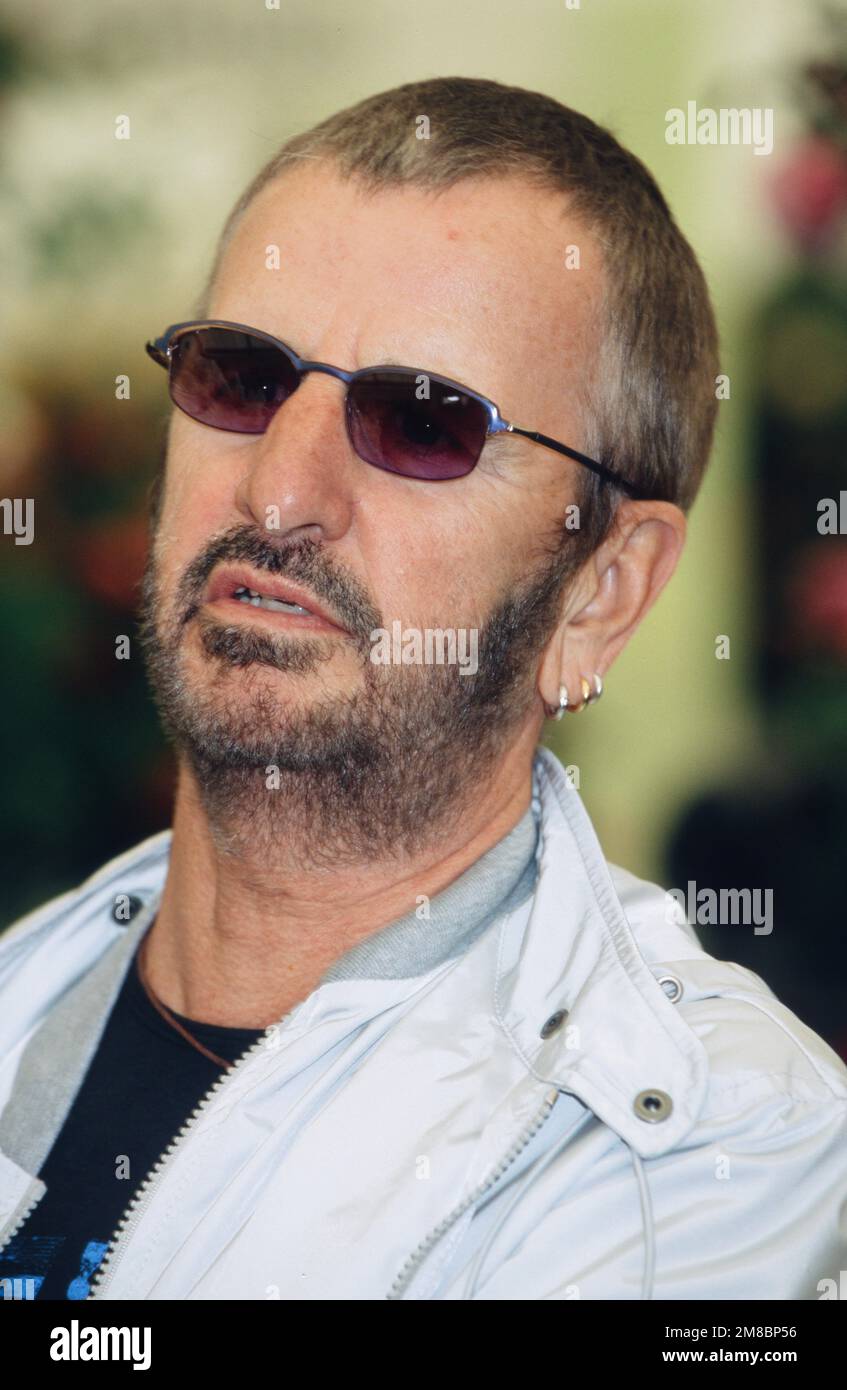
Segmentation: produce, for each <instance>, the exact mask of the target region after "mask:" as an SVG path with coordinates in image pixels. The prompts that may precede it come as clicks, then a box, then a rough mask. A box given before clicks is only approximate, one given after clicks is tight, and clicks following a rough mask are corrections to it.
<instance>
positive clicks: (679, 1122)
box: [494, 748, 708, 1156]
mask: <svg viewBox="0 0 847 1390" xmlns="http://www.w3.org/2000/svg"><path fill="white" fill-rule="evenodd" d="M534 774H535V783H536V789H537V796H538V797H539V800H540V803H541V809H542V818H541V835H540V839H539V850H538V853H539V876H538V882H537V885H536V891H535V897H534V899H533V902H532V904H531V907H530V911H529V917H528V919H527V918H526V915H525V914H524V913H516V914H512V915H511V916H509V917H508V918H507V919H506V921H505V923H504V927H503V932H502V937H501V942H500V951H499V957H498V968H497V980H496V985H495V993H494V1008H495V1012H496V1014H497V1017H498V1020H499V1022H500V1025H501V1027H502V1028H503V1029H504V1031H505V1033H506V1035H507V1036H508V1038H509V1040H510V1042H511V1043H512V1046H513V1047H514V1048H515V1049H516V1051H517V1052H518V1054H519V1056H520V1057H521V1058H522V1060H523V1062H524V1064H525V1065H526V1067H527V1068H528V1069H529V1071H530V1072H531V1073H532V1075H533V1076H534V1077H535V1078H536V1079H537V1080H538V1081H543V1082H546V1083H548V1084H550V1085H553V1086H556V1087H557V1088H558V1089H559V1090H563V1091H570V1092H572V1093H573V1094H575V1095H576V1096H578V1097H579V1098H580V1099H581V1100H582V1101H583V1102H584V1103H585V1104H586V1105H587V1106H589V1107H590V1109H591V1110H593V1111H594V1113H595V1114H597V1115H598V1116H599V1118H600V1119H601V1120H603V1122H604V1123H605V1124H607V1125H608V1126H609V1127H610V1128H612V1129H613V1130H615V1132H616V1133H618V1134H619V1135H620V1136H621V1138H623V1139H624V1140H625V1141H626V1142H627V1143H628V1144H630V1145H631V1146H632V1147H633V1148H634V1149H635V1150H636V1152H638V1153H639V1154H641V1155H643V1156H653V1155H656V1154H660V1153H664V1152H666V1151H667V1150H669V1149H672V1148H674V1147H676V1145H677V1144H678V1143H679V1142H680V1140H681V1139H682V1138H683V1137H684V1136H685V1135H686V1134H687V1133H688V1132H689V1130H690V1129H691V1128H692V1127H693V1125H694V1124H695V1122H696V1120H697V1117H698V1115H699V1113H700V1111H701V1109H702V1106H703V1102H704V1099H705V1095H706V1087H707V1083H708V1060H707V1055H706V1051H705V1048H704V1047H703V1045H702V1043H701V1042H700V1041H699V1039H698V1038H697V1037H696V1035H695V1034H694V1032H693V1031H692V1030H691V1029H690V1028H689V1027H688V1025H687V1024H686V1023H685V1022H684V1021H683V1019H682V1017H681V1015H680V1014H679V1012H678V1006H677V1005H676V1004H674V1003H672V1002H671V1000H670V999H669V998H668V996H667V995H666V994H665V992H664V990H663V989H662V987H661V985H660V984H659V983H658V979H659V973H660V972H659V971H658V970H657V971H656V973H654V972H653V970H651V969H650V967H649V966H648V965H647V963H646V961H645V960H644V958H643V956H642V955H641V953H640V951H639V949H638V945H637V942H636V940H635V937H634V935H633V932H632V928H631V927H630V925H629V923H628V922H627V919H626V916H625V914H624V910H623V906H622V904H621V901H620V899H619V897H618V895H617V893H616V892H615V889H614V886H613V884H612V880H611V876H610V873H609V866H608V865H607V863H606V860H605V858H604V856H603V853H602V851H601V849H600V845H599V843H598V841H597V837H596V835H595V833H594V829H593V827H592V825H591V821H590V820H589V817H588V814H587V812H586V810H585V808H584V807H583V805H582V802H581V800H580V797H579V794H578V792H577V791H576V790H575V789H574V788H573V787H572V785H571V784H570V782H569V781H568V778H567V776H566V774H565V770H564V768H563V767H562V764H561V763H560V762H559V760H558V759H557V758H556V757H555V755H554V754H553V753H552V752H550V751H549V750H548V749H545V748H539V749H538V750H537V753H536V758H535V766H534ZM656 894H657V899H656V910H657V911H658V912H661V911H663V904H664V894H662V893H661V890H660V889H657V890H656ZM562 1013H564V1014H565V1017H564V1019H563V1020H562V1021H561V1022H560V1023H559V1022H558V1019H557V1017H556V1016H558V1015H561V1014H562ZM548 1020H549V1022H548ZM545 1023H546V1024H547V1028H546V1029H544V1025H545ZM542 1029H544V1031H545V1032H547V1033H548V1036H547V1037H546V1039H545V1038H544V1037H542ZM651 1097H655V1099H651Z"/></svg>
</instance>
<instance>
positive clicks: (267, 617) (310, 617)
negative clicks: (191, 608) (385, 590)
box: [204, 598, 347, 637]
mask: <svg viewBox="0 0 847 1390" xmlns="http://www.w3.org/2000/svg"><path fill="white" fill-rule="evenodd" d="M204 607H205V608H207V609H208V610H209V611H210V612H212V613H216V614H220V616H221V617H222V618H223V619H224V620H225V621H226V622H231V621H232V620H233V619H234V618H240V619H241V621H242V622H243V621H245V620H249V621H250V622H256V621H257V620H259V621H261V622H263V623H265V624H267V625H268V626H270V627H275V628H286V629H288V630H289V631H292V630H293V629H294V628H298V629H299V630H300V631H301V632H322V633H325V634H328V635H330V636H335V637H346V636H347V633H346V632H345V630H344V628H342V627H338V625H337V624H336V623H331V622H330V621H329V620H328V619H327V618H320V617H318V615H317V613H279V612H275V611H274V610H272V609H269V608H257V607H255V605H254V604H252V603H242V601H241V600H240V599H237V598H216V599H212V600H211V601H210V602H209V603H206V604H204Z"/></svg>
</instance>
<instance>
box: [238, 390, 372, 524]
mask: <svg viewBox="0 0 847 1390" xmlns="http://www.w3.org/2000/svg"><path fill="white" fill-rule="evenodd" d="M344 392H345V386H344V383H343V382H341V381H338V380H337V379H336V378H334V377H330V376H327V375H325V374H323V373H321V372H310V373H308V374H307V376H306V377H305V378H304V379H303V381H301V383H300V385H299V386H298V388H297V390H296V391H295V392H294V393H293V394H292V395H291V396H289V398H288V400H287V401H285V402H284V403H283V404H282V405H281V406H280V407H279V409H278V410H277V411H276V414H275V415H274V416H273V418H272V420H271V423H270V425H269V426H268V428H267V429H266V430H265V433H264V434H262V435H257V436H255V437H254V438H253V439H251V440H250V442H249V444H248V445H247V450H246V458H247V468H246V471H245V473H244V476H243V477H242V479H241V481H240V482H239V485H238V488H237V490H236V505H237V507H238V510H239V511H240V512H241V514H242V515H243V516H244V517H245V519H246V520H248V521H250V522H252V523H253V524H254V525H258V526H259V527H261V528H262V529H263V530H266V531H268V532H270V533H271V534H275V535H278V536H280V537H284V538H286V539H293V538H295V537H298V538H299V537H300V536H304V537H305V536H309V537H311V538H312V539H313V540H325V541H330V540H338V539H339V538H340V537H341V536H343V535H345V534H346V532H347V530H348V529H349V527H350V524H351V521H352V519H353V514H354V488H355V487H356V486H357V484H358V482H360V481H361V474H360V469H361V468H365V467H366V466H367V465H365V464H363V463H361V461H360V460H358V459H357V458H356V455H355V454H354V453H353V450H352V448H351V445H350V441H349V439H348V436H347V430H346V426H345V421H344Z"/></svg>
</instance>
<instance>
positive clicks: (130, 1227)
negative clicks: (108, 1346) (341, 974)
mask: <svg viewBox="0 0 847 1390" xmlns="http://www.w3.org/2000/svg"><path fill="white" fill-rule="evenodd" d="M278 1027H279V1023H273V1024H270V1025H269V1026H268V1028H266V1029H265V1031H264V1033H263V1034H262V1036H261V1037H260V1038H257V1039H256V1041H255V1042H254V1043H251V1044H250V1046H249V1047H248V1048H247V1050H246V1052H242V1054H241V1056H240V1057H239V1058H238V1059H237V1060H236V1061H235V1062H234V1063H233V1064H232V1066H231V1067H229V1068H227V1070H226V1071H225V1072H224V1073H223V1074H222V1075H221V1076H219V1077H218V1079H217V1081H215V1082H213V1083H212V1085H211V1086H210V1088H209V1090H208V1091H207V1092H206V1094H205V1095H204V1096H203V1098H202V1099H201V1100H200V1101H199V1102H198V1103H197V1105H196V1106H195V1108H194V1109H193V1110H192V1112H191V1114H190V1115H189V1116H188V1119H187V1120H186V1121H185V1123H184V1124H183V1125H182V1127H181V1128H180V1129H179V1130H178V1131H177V1133H176V1135H175V1136H174V1138H173V1139H172V1140H171V1142H170V1144H169V1145H168V1147H167V1148H166V1149H165V1151H164V1153H162V1154H161V1155H160V1157H159V1158H158V1159H157V1160H156V1162H155V1163H154V1165H153V1167H152V1168H151V1169H150V1172H149V1173H148V1174H147V1176H146V1178H145V1179H144V1181H143V1182H142V1183H141V1186H140V1187H138V1188H137V1189H136V1192H135V1195H134V1196H133V1197H132V1199H131V1200H130V1203H129V1206H128V1207H127V1208H126V1211H125V1212H124V1214H123V1216H122V1217H121V1219H120V1221H119V1222H118V1225H117V1228H116V1230H115V1232H114V1234H113V1235H112V1238H111V1240H110V1241H109V1244H108V1246H107V1247H106V1250H105V1253H104V1255H103V1258H102V1260H101V1261H100V1264H99V1265H98V1267H97V1272H96V1274H95V1275H94V1278H93V1279H92V1281H91V1284H90V1286H89V1290H88V1294H87V1298H89V1299H91V1298H102V1297H103V1291H104V1289H105V1288H106V1287H107V1285H108V1284H109V1283H110V1282H111V1280H112V1279H113V1277H114V1273H115V1266H116V1263H117V1261H116V1256H117V1254H118V1251H119V1250H120V1252H121V1254H122V1253H123V1251H124V1250H125V1249H126V1246H127V1243H128V1241H129V1240H130V1238H131V1236H132V1233H133V1231H134V1230H135V1228H136V1226H137V1225H138V1223H139V1221H140V1220H141V1218H142V1216H143V1215H144V1212H145V1211H146V1210H147V1207H148V1206H149V1204H150V1201H151V1198H152V1196H153V1193H154V1191H155V1189H156V1187H157V1186H158V1184H159V1183H160V1182H161V1180H162V1177H163V1175H164V1173H165V1171H166V1169H167V1168H168V1166H169V1165H170V1164H171V1163H172V1162H173V1157H174V1154H175V1153H176V1151H177V1150H178V1149H179V1148H180V1146H181V1145H182V1144H183V1143H184V1142H185V1140H186V1138H187V1136H188V1134H189V1133H190V1132H191V1130H192V1129H193V1128H194V1126H195V1125H196V1124H197V1121H198V1120H199V1118H200V1116H201V1115H202V1114H203V1112H204V1110H206V1109H207V1108H208V1106H209V1105H210V1103H211V1102H212V1100H214V1099H215V1098H216V1097H217V1095H218V1093H219V1091H220V1090H221V1089H222V1088H223V1087H224V1086H226V1084H227V1082H228V1081H230V1080H231V1078H232V1077H233V1076H234V1075H235V1073H236V1072H237V1071H238V1070H239V1069H240V1068H241V1067H243V1066H244V1065H245V1063H246V1062H247V1060H248V1058H250V1057H252V1055H253V1053H254V1052H258V1050H259V1048H261V1047H264V1046H265V1043H266V1041H267V1039H268V1036H269V1034H270V1033H271V1032H272V1031H273V1029H275V1028H278ZM107 1266H108V1270H109V1272H108V1275H107V1274H106V1269H107Z"/></svg>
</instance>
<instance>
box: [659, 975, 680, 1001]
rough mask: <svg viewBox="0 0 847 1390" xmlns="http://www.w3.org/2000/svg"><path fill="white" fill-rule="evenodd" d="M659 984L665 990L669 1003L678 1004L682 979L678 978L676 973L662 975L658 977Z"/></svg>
mask: <svg viewBox="0 0 847 1390" xmlns="http://www.w3.org/2000/svg"><path fill="white" fill-rule="evenodd" d="M659 984H660V985H661V986H662V989H663V990H664V991H665V994H666V995H667V996H668V998H669V999H670V1001H671V1003H672V1004H678V1003H679V1001H680V999H681V998H682V990H683V984H682V980H680V979H678V978H677V976H676V975H662V976H661V977H660V979H659Z"/></svg>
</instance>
